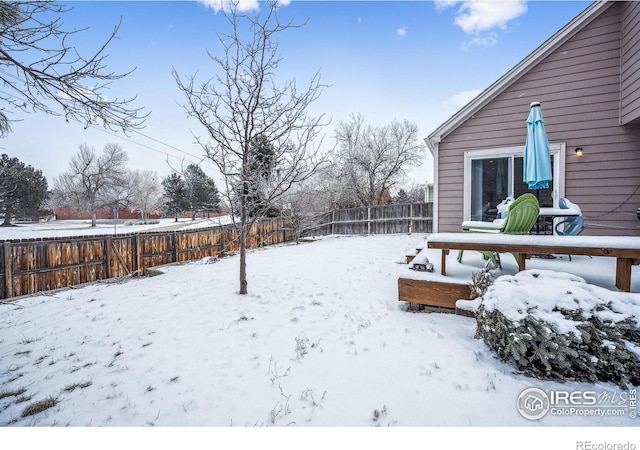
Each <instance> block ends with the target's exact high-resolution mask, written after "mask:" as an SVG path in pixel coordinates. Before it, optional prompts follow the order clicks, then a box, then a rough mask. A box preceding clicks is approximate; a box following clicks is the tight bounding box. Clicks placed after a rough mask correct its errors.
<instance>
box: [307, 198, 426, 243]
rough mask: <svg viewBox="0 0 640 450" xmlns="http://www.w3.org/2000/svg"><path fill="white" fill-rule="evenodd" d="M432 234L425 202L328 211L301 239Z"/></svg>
mask: <svg viewBox="0 0 640 450" xmlns="http://www.w3.org/2000/svg"><path fill="white" fill-rule="evenodd" d="M432 230H433V203H432V202H425V203H411V204H402V205H384V206H369V207H361V208H351V209H340V210H334V211H330V212H327V213H324V214H321V215H319V216H317V217H316V218H315V220H314V221H313V225H310V226H309V227H308V228H306V230H305V232H304V235H305V236H312V235H315V236H325V235H328V234H394V233H431V232H432Z"/></svg>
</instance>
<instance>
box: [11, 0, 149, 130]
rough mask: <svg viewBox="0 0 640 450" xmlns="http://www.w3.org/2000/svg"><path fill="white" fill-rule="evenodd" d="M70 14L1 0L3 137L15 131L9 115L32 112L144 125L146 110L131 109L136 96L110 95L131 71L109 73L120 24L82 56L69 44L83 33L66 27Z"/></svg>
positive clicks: (115, 126)
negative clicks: (110, 48)
mask: <svg viewBox="0 0 640 450" xmlns="http://www.w3.org/2000/svg"><path fill="white" fill-rule="evenodd" d="M69 10H70V9H69V8H66V7H65V6H62V5H60V4H57V3H53V2H50V1H23V0H20V1H7V0H4V1H0V86H1V87H0V102H2V103H4V104H5V106H2V105H1V104H0V136H2V135H6V134H7V133H8V132H9V131H10V122H11V121H12V120H15V119H10V118H9V116H10V115H13V114H16V113H18V112H29V111H32V112H44V113H46V114H51V115H56V116H64V117H65V119H66V120H67V121H70V120H74V121H79V122H82V123H85V124H86V125H87V126H88V125H91V124H99V125H102V126H104V127H105V128H108V129H110V130H123V131H127V130H131V129H136V128H140V127H141V126H142V124H143V122H144V119H145V117H146V115H142V108H137V109H136V108H132V107H131V106H130V105H131V104H132V103H133V102H134V101H135V97H134V98H131V99H119V98H114V99H108V98H107V96H106V94H105V92H106V91H107V89H108V88H109V86H110V84H111V82H112V81H114V80H119V79H121V78H123V77H125V76H127V75H128V74H130V73H131V72H132V71H129V72H127V73H123V74H116V73H113V72H109V71H107V69H106V67H107V66H106V58H107V56H108V55H107V54H106V48H107V46H108V45H109V44H110V43H111V42H112V41H113V40H114V39H115V38H116V35H117V33H118V29H119V27H120V24H118V25H116V26H115V27H114V29H113V32H112V33H111V35H110V36H109V37H108V38H107V39H106V41H105V42H104V43H103V44H102V45H101V46H100V47H99V48H98V49H97V50H96V51H95V53H93V54H90V55H89V56H83V55H81V54H80V53H79V52H78V50H77V48H76V47H75V46H73V45H72V44H71V43H70V41H71V40H72V38H78V39H80V35H79V33H81V32H82V31H84V30H82V29H80V30H65V29H64V28H63V22H62V15H63V14H64V13H66V12H68V11H69ZM76 35H77V36H76Z"/></svg>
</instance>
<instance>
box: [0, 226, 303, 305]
mask: <svg viewBox="0 0 640 450" xmlns="http://www.w3.org/2000/svg"><path fill="white" fill-rule="evenodd" d="M287 230H288V229H287V228H285V224H284V222H283V221H282V220H281V219H273V220H265V221H262V222H259V223H256V224H255V225H254V226H253V227H252V228H251V230H250V231H249V237H248V245H247V247H248V248H255V247H259V246H265V245H273V244H278V243H281V242H286V241H291V240H293V239H294V235H293V233H291V232H289V231H287ZM237 250H239V244H238V234H237V232H236V230H235V227H233V226H230V225H228V226H223V227H213V228H206V229H204V228H203V229H198V230H186V231H167V232H153V231H152V232H145V233H138V234H124V235H98V236H76V237H69V238H51V239H22V240H13V241H4V242H2V245H0V299H6V298H11V297H17V296H20V295H26V294H34V293H37V292H43V291H48V290H52V289H59V288H63V287H67V286H73V285H78V284H83V283H87V282H93V281H98V280H103V279H106V278H117V277H124V276H127V275H129V274H131V273H135V272H136V271H137V273H138V275H144V274H145V272H146V270H147V269H149V268H151V267H155V266H159V265H164V264H170V263H174V262H183V261H190V260H194V259H200V258H204V257H207V256H222V255H224V254H225V253H228V252H233V251H237Z"/></svg>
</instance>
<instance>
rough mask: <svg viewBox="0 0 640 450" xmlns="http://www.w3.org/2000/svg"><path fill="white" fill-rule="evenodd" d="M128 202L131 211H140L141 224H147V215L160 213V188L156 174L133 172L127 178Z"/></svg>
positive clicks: (146, 171)
mask: <svg viewBox="0 0 640 450" xmlns="http://www.w3.org/2000/svg"><path fill="white" fill-rule="evenodd" d="M129 180H130V181H129V184H130V196H129V197H130V201H129V205H130V207H131V208H132V209H133V210H136V211H140V215H141V216H142V222H143V223H147V220H148V219H149V214H151V213H155V212H158V211H160V209H161V206H162V202H161V198H162V186H161V185H160V179H159V177H158V174H157V172H155V171H153V170H143V171H140V170H134V171H132V172H131V173H130V176H129Z"/></svg>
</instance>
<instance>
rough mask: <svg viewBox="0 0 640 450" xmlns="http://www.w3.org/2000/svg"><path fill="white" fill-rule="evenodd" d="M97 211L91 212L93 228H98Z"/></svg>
mask: <svg viewBox="0 0 640 450" xmlns="http://www.w3.org/2000/svg"><path fill="white" fill-rule="evenodd" d="M97 215H98V214H97V211H96V210H95V209H93V210H91V226H92V227H95V226H96V219H97Z"/></svg>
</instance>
